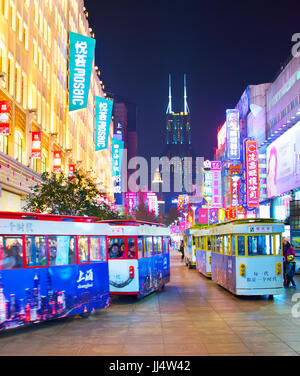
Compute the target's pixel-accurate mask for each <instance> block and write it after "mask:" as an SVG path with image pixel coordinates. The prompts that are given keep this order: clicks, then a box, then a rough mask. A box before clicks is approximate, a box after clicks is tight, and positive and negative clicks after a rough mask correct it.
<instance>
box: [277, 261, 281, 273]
mask: <svg viewBox="0 0 300 376" xmlns="http://www.w3.org/2000/svg"><path fill="white" fill-rule="evenodd" d="M276 274H277V275H280V274H281V262H276Z"/></svg>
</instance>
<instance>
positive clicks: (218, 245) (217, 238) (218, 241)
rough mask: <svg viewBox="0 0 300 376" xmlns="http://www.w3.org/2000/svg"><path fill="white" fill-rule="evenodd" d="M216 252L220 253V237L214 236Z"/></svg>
mask: <svg viewBox="0 0 300 376" xmlns="http://www.w3.org/2000/svg"><path fill="white" fill-rule="evenodd" d="M216 252H218V253H220V237H219V236H216Z"/></svg>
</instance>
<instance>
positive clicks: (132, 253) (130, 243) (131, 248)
mask: <svg viewBox="0 0 300 376" xmlns="http://www.w3.org/2000/svg"><path fill="white" fill-rule="evenodd" d="M127 241H128V258H135V257H136V254H135V238H128V239H127Z"/></svg>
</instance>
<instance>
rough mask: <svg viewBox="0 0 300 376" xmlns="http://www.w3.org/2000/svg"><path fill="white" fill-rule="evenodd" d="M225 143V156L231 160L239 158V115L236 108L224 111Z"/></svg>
mask: <svg viewBox="0 0 300 376" xmlns="http://www.w3.org/2000/svg"><path fill="white" fill-rule="evenodd" d="M226 145H227V158H228V159H229V160H231V161H234V160H239V159H240V158H241V150H240V116H239V111H238V110H236V109H232V110H227V111H226Z"/></svg>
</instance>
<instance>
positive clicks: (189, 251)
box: [183, 228, 197, 269]
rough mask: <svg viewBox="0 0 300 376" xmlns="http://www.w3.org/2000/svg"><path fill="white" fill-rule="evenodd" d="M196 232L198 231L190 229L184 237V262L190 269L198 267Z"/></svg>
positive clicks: (185, 232)
mask: <svg viewBox="0 0 300 376" xmlns="http://www.w3.org/2000/svg"><path fill="white" fill-rule="evenodd" d="M195 231H197V230H196V229H194V228H189V229H187V230H185V231H184V235H183V247H184V262H185V264H186V265H187V266H188V267H189V269H191V268H194V267H195V266H196V249H195V237H194V234H195Z"/></svg>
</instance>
